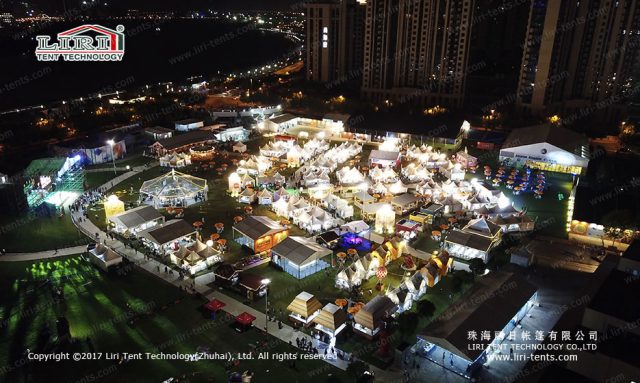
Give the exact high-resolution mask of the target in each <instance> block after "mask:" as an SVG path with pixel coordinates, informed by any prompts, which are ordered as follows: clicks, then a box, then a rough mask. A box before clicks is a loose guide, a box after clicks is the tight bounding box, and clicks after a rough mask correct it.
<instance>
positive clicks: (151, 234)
mask: <svg viewBox="0 0 640 383" xmlns="http://www.w3.org/2000/svg"><path fill="white" fill-rule="evenodd" d="M195 232H196V230H195V229H194V227H193V226H191V225H190V224H189V223H188V222H187V221H185V220H184V219H172V220H170V221H167V222H165V223H163V224H161V225H158V226H155V227H152V228H150V229H147V230H144V231H142V232H141V233H140V236H141V237H143V238H146V239H147V240H149V241H151V242H154V243H156V244H158V245H164V244H165V243H169V242H171V241H174V240H176V239H179V238H182V237H184V236H187V235H190V234H194V233H195Z"/></svg>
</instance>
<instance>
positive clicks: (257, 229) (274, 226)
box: [233, 215, 286, 239]
mask: <svg viewBox="0 0 640 383" xmlns="http://www.w3.org/2000/svg"><path fill="white" fill-rule="evenodd" d="M233 228H234V229H236V230H237V231H239V232H241V233H242V234H244V235H246V236H247V237H249V238H251V239H258V238H260V237H262V236H265V235H267V234H269V233H272V232H273V233H275V232H280V231H283V230H286V228H285V227H282V225H280V224H278V223H277V222H276V221H274V220H272V219H271V218H269V217H265V216H255V215H250V216H248V217H246V218H245V219H243V220H242V221H240V222H238V223H236V224H234V225H233Z"/></svg>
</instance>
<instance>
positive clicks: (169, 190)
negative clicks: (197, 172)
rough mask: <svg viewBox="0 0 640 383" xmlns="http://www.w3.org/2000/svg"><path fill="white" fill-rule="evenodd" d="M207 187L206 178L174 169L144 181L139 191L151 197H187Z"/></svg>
mask: <svg viewBox="0 0 640 383" xmlns="http://www.w3.org/2000/svg"><path fill="white" fill-rule="evenodd" d="M206 189H207V180H205V179H203V178H198V177H194V176H192V175H189V174H185V173H180V172H178V171H176V170H175V169H171V172H169V173H167V174H163V175H161V176H160V177H156V178H154V179H152V180H149V181H144V182H143V183H142V187H141V188H140V193H143V194H147V195H150V196H153V197H161V198H169V197H189V196H193V195H196V194H197V193H200V192H203V191H205V190H206Z"/></svg>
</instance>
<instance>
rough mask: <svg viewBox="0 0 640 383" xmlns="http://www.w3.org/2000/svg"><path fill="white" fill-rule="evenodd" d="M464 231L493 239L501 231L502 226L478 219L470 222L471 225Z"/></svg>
mask: <svg viewBox="0 0 640 383" xmlns="http://www.w3.org/2000/svg"><path fill="white" fill-rule="evenodd" d="M463 230H464V231H469V232H472V233H474V234H480V235H483V236H486V237H493V236H494V235H496V233H498V232H499V231H500V226H498V225H496V224H495V223H493V222H491V221H489V220H487V219H485V218H477V219H473V220H471V221H469V223H468V224H467V226H465V227H464V228H463Z"/></svg>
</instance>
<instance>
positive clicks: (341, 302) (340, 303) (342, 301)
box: [335, 298, 349, 307]
mask: <svg viewBox="0 0 640 383" xmlns="http://www.w3.org/2000/svg"><path fill="white" fill-rule="evenodd" d="M335 304H336V306H339V307H344V306H346V305H348V304H349V301H348V300H346V299H343V298H338V299H336V301H335Z"/></svg>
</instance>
